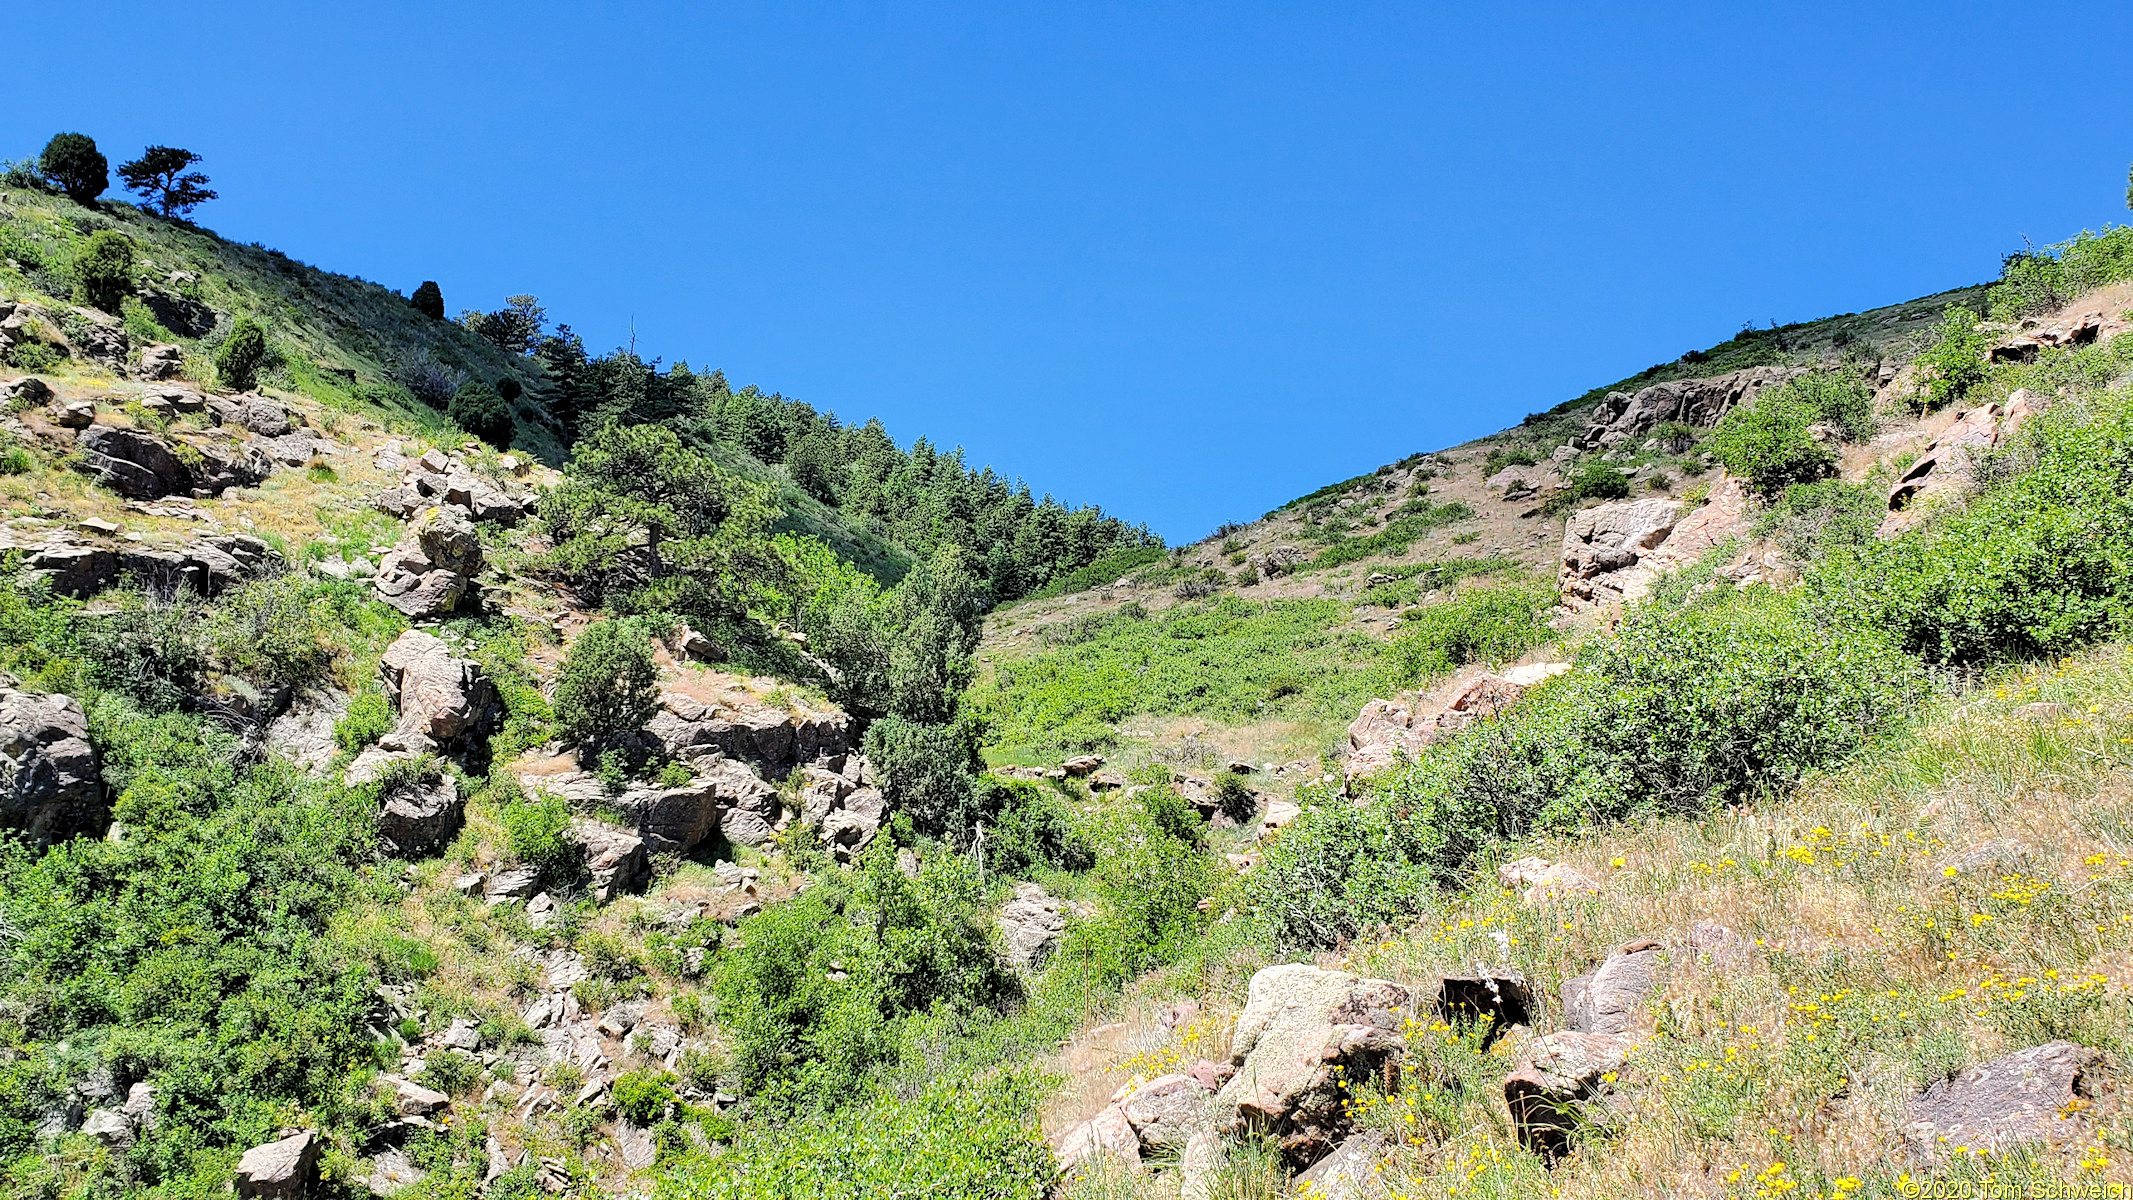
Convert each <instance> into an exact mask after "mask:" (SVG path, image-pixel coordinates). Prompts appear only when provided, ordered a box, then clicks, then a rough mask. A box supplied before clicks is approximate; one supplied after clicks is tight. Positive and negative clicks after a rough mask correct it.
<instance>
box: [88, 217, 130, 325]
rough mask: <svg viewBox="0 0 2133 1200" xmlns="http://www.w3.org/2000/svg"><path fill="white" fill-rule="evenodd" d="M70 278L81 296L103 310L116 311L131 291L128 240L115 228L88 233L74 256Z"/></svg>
mask: <svg viewBox="0 0 2133 1200" xmlns="http://www.w3.org/2000/svg"><path fill="white" fill-rule="evenodd" d="M74 279H75V282H76V283H77V284H79V285H80V287H81V294H82V299H84V300H87V301H88V302H89V303H90V304H92V305H95V306H96V307H97V308H100V309H102V310H104V311H105V312H107V313H116V312H118V311H119V308H120V302H121V301H123V300H124V299H125V298H126V296H127V295H128V294H130V293H131V292H132V291H133V242H132V240H131V239H129V238H128V237H127V236H126V235H125V234H123V233H120V232H119V231H118V230H116V229H99V230H97V231H96V232H95V233H92V234H90V235H89V240H88V242H87V243H85V244H84V245H83V246H82V250H81V253H80V254H79V255H77V256H76V257H75V259H74Z"/></svg>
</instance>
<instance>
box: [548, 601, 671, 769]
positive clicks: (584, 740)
mask: <svg viewBox="0 0 2133 1200" xmlns="http://www.w3.org/2000/svg"><path fill="white" fill-rule="evenodd" d="M658 684H659V667H658V664H656V663H654V662H653V661H652V644H651V638H650V637H649V636H648V635H647V634H646V632H645V628H644V626H643V625H642V624H641V623H639V622H637V621H633V620H620V621H613V620H611V621H595V622H593V623H592V624H591V625H588V626H586V628H585V631H584V632H583V633H580V634H579V635H578V638H577V640H576V641H574V642H572V643H571V644H570V649H569V650H568V651H566V652H565V653H564V655H563V665H562V668H561V669H560V670H559V671H558V672H557V673H556V685H555V720H556V728H557V730H558V732H560V733H561V734H562V735H563V737H564V739H565V740H567V741H570V742H572V743H574V744H576V745H578V746H583V747H589V748H593V749H598V748H600V747H604V746H607V745H610V744H612V743H613V742H615V741H617V740H618V739H620V738H622V737H624V736H626V735H628V734H631V733H635V732H636V731H638V730H640V729H642V728H644V723H645V722H646V721H649V720H651V719H652V714H653V713H655V712H658V711H659V689H658Z"/></svg>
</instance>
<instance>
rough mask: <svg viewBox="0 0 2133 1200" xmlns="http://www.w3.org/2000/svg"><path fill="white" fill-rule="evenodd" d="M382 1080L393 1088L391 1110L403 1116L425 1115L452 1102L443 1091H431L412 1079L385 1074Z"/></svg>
mask: <svg viewBox="0 0 2133 1200" xmlns="http://www.w3.org/2000/svg"><path fill="white" fill-rule="evenodd" d="M384 1082H385V1083H386V1084H388V1085H390V1086H391V1087H392V1089H393V1111H394V1112H396V1113H399V1114H400V1115H401V1116H403V1117H426V1116H428V1115H429V1114H431V1113H433V1112H436V1111H437V1110H438V1109H440V1108H443V1107H444V1106H445V1105H447V1104H450V1103H451V1102H452V1098H451V1097H450V1096H447V1095H445V1094H444V1093H443V1092H438V1091H432V1090H430V1089H429V1088H426V1087H423V1086H422V1085H421V1084H419V1083H416V1082H414V1081H412V1080H408V1079H401V1078H400V1077H398V1076H395V1075H387V1076H385V1077H384Z"/></svg>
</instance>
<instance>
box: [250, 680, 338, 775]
mask: <svg viewBox="0 0 2133 1200" xmlns="http://www.w3.org/2000/svg"><path fill="white" fill-rule="evenodd" d="M347 712H348V693H346V692H343V691H337V690H333V689H328V690H325V691H307V692H304V693H302V694H300V695H298V696H297V697H296V698H295V701H294V702H293V703H292V704H290V706H289V708H288V710H287V711H285V712H283V713H282V714H281V715H280V716H278V717H276V718H274V720H273V721H272V722H270V723H269V724H268V725H267V728H266V742H267V749H269V750H272V751H274V752H275V753H276V754H279V755H281V756H282V757H283V758H286V759H288V760H289V761H291V762H294V763H298V764H301V765H303V766H306V767H309V768H311V769H312V770H314V771H320V770H324V769H325V768H326V765H327V764H328V763H331V762H332V761H333V756H334V755H335V753H337V752H338V751H339V749H340V747H339V746H338V745H337V744H336V743H335V742H334V740H333V727H334V725H335V724H336V723H338V722H339V721H340V719H341V717H342V716H344V715H346V714H347Z"/></svg>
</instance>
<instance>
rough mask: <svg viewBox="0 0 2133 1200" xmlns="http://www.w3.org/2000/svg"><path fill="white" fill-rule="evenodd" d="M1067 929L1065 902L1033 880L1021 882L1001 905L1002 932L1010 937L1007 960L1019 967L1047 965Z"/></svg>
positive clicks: (1020, 968)
mask: <svg viewBox="0 0 2133 1200" xmlns="http://www.w3.org/2000/svg"><path fill="white" fill-rule="evenodd" d="M1065 932H1066V906H1065V905H1063V904H1061V903H1060V902H1059V900H1058V899H1057V898H1055V897H1053V896H1052V895H1051V893H1049V892H1047V891H1045V890H1044V889H1043V888H1042V887H1040V886H1039V885H1037V884H1034V883H1018V884H1016V885H1015V894H1014V897H1013V898H1012V899H1010V900H1009V901H1008V902H1007V904H1006V905H1005V906H1004V907H1002V908H1001V909H1000V933H1001V936H1003V937H1004V938H1006V939H1007V961H1008V964H1009V965H1010V966H1012V967H1014V968H1015V969H1016V970H1020V971H1033V970H1036V969H1037V968H1039V967H1042V966H1043V965H1044V960H1045V959H1046V958H1048V957H1050V955H1051V953H1052V950H1053V949H1054V948H1055V947H1057V946H1058V945H1059V938H1060V936H1061V935H1062V934H1063V933H1065Z"/></svg>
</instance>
